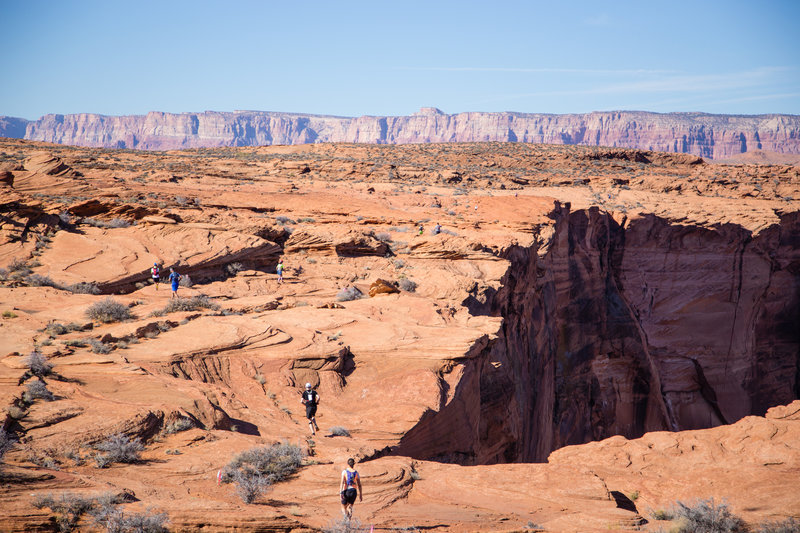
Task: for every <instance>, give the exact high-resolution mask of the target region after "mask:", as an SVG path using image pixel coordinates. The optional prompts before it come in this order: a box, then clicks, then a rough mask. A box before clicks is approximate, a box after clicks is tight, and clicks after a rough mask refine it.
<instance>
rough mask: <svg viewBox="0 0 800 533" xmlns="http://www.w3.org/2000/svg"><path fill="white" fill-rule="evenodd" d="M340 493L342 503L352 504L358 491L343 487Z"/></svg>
mask: <svg viewBox="0 0 800 533" xmlns="http://www.w3.org/2000/svg"><path fill="white" fill-rule="evenodd" d="M341 495H342V505H346V504H353V503H356V496H358V491H357V490H356V489H354V488H352V487H351V488H349V489H345V490H343V491H342V492H341Z"/></svg>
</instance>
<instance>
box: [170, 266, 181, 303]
mask: <svg viewBox="0 0 800 533" xmlns="http://www.w3.org/2000/svg"><path fill="white" fill-rule="evenodd" d="M169 282H170V283H172V297H173V298H177V297H178V287H179V286H180V283H181V275H180V274H178V273H177V272H175V269H174V268H171V267H170V269H169Z"/></svg>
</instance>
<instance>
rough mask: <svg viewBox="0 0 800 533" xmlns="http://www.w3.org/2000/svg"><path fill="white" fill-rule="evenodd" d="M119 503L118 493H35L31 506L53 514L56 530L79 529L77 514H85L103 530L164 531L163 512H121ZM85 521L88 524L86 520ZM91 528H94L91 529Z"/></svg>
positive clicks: (129, 532)
mask: <svg viewBox="0 0 800 533" xmlns="http://www.w3.org/2000/svg"><path fill="white" fill-rule="evenodd" d="M120 503H123V500H122V499H121V498H120V497H117V496H114V495H113V494H103V495H100V496H96V497H86V496H83V495H80V494H75V493H72V492H65V493H62V494H61V495H60V496H53V495H52V494H37V495H35V496H34V498H33V506H34V507H36V508H37V509H42V508H44V507H47V508H48V509H50V511H52V512H53V514H54V517H53V518H54V520H55V523H56V526H57V527H58V531H59V532H61V533H68V532H70V531H80V530H83V529H84V528H83V527H80V528H79V525H80V524H79V523H80V521H81V518H82V517H83V516H84V515H86V514H88V515H90V516H91V517H92V519H93V522H94V525H95V526H98V527H100V528H101V530H102V531H106V532H107V533H167V532H168V531H169V530H168V529H167V528H166V525H165V524H166V523H167V522H168V517H167V515H166V514H164V513H153V512H152V511H151V510H150V509H147V511H146V512H144V513H125V512H124V511H123V510H121V509H120V508H119V504H120ZM87 525H88V524H87ZM92 530H93V531H94V529H92Z"/></svg>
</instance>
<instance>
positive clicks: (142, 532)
mask: <svg viewBox="0 0 800 533" xmlns="http://www.w3.org/2000/svg"><path fill="white" fill-rule="evenodd" d="M151 513H152V511H151V510H150V509H148V510H147V511H145V512H144V513H127V514H126V513H125V512H124V511H122V510H121V509H119V508H118V507H116V506H115V505H112V506H110V507H107V508H105V509H104V510H103V511H102V512H99V511H98V512H92V515H93V516H94V522H95V524H96V525H98V526H100V527H102V528H103V529H104V530H105V531H106V532H107V533H167V532H168V531H169V529H167V527H166V523H167V522H168V521H169V519H168V517H167V515H166V513H155V514H151Z"/></svg>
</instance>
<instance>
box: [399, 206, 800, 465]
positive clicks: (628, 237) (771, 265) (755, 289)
mask: <svg viewBox="0 0 800 533" xmlns="http://www.w3.org/2000/svg"><path fill="white" fill-rule="evenodd" d="M553 215H554V218H555V226H554V233H553V235H552V237H551V238H550V239H549V240H548V241H547V242H545V243H540V244H539V245H537V246H534V247H531V248H524V247H514V248H511V249H509V250H507V251H506V252H505V258H506V259H507V260H508V261H509V262H510V266H509V269H508V271H507V273H506V275H505V276H504V278H503V280H502V286H501V288H500V289H499V290H498V291H497V292H496V293H495V294H493V295H492V297H491V299H490V301H488V302H487V304H486V306H484V307H486V308H487V309H488V313H489V314H493V315H495V316H502V317H503V319H504V320H503V324H502V327H501V329H500V331H499V332H498V336H497V338H496V339H495V340H494V341H492V342H491V343H489V344H488V345H487V346H486V347H485V348H483V350H482V351H481V353H480V354H478V355H477V356H476V357H472V358H469V359H464V360H459V361H456V362H454V363H453V364H454V365H455V366H456V367H457V370H458V372H459V375H460V379H459V380H458V381H457V382H454V381H448V382H449V383H451V386H453V387H455V390H454V391H453V392H452V395H451V399H450V400H449V402H448V403H447V404H446V405H444V406H443V407H441V408H439V409H438V410H437V411H430V412H428V413H426V415H425V416H424V417H422V419H421V420H420V422H419V423H418V424H417V425H416V426H415V427H414V428H412V430H411V431H409V432H408V433H407V434H406V435H405V436H404V437H403V439H402V440H401V442H400V445H399V446H398V447H397V449H396V450H394V452H393V453H396V454H400V455H409V456H412V457H415V458H421V459H434V460H440V461H446V462H457V463H461V464H491V463H502V462H516V461H544V460H546V458H547V456H548V455H549V453H550V452H551V451H553V450H555V449H557V448H560V447H562V446H566V445H570V444H582V443H585V442H588V441H592V440H599V439H603V438H607V437H610V436H612V435H623V436H625V437H628V438H636V437H639V436H641V435H642V434H644V433H645V432H649V431H659V430H672V431H677V430H686V429H698V428H705V427H712V426H715V425H719V424H724V423H732V422H735V421H736V420H738V419H740V418H742V417H744V416H747V415H750V414H756V415H763V413H764V412H765V411H766V409H768V408H769V407H772V406H774V405H779V404H785V403H789V402H791V401H793V400H794V399H796V398H797V397H798V380H799V379H800V377H798V376H800V371H799V370H798V368H800V328H798V327H797V326H798V324H800V269H799V268H798V266H800V237H798V236H800V214H798V213H791V214H785V215H784V216H783V217H782V218H781V222H780V223H779V224H776V225H774V226H773V227H770V228H767V229H765V230H763V231H762V232H761V233H759V234H758V235H755V236H754V235H753V234H752V233H751V232H750V231H748V230H747V229H745V228H742V227H740V226H737V225H734V224H725V225H720V226H716V227H713V228H703V227H697V226H688V225H681V224H675V223H672V222H670V221H669V220H665V219H662V218H659V217H656V216H654V215H648V216H642V217H637V218H635V219H631V220H628V219H624V218H623V219H622V220H621V221H617V220H615V219H614V218H612V217H611V216H610V215H608V214H607V213H602V212H600V211H599V210H597V209H596V208H593V209H589V210H581V211H576V212H570V211H569V208H568V207H567V208H564V207H559V208H557V209H556V211H554V214H553ZM731 265H733V266H734V268H731ZM732 290H733V292H731V291H732ZM490 363H491V364H490Z"/></svg>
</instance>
